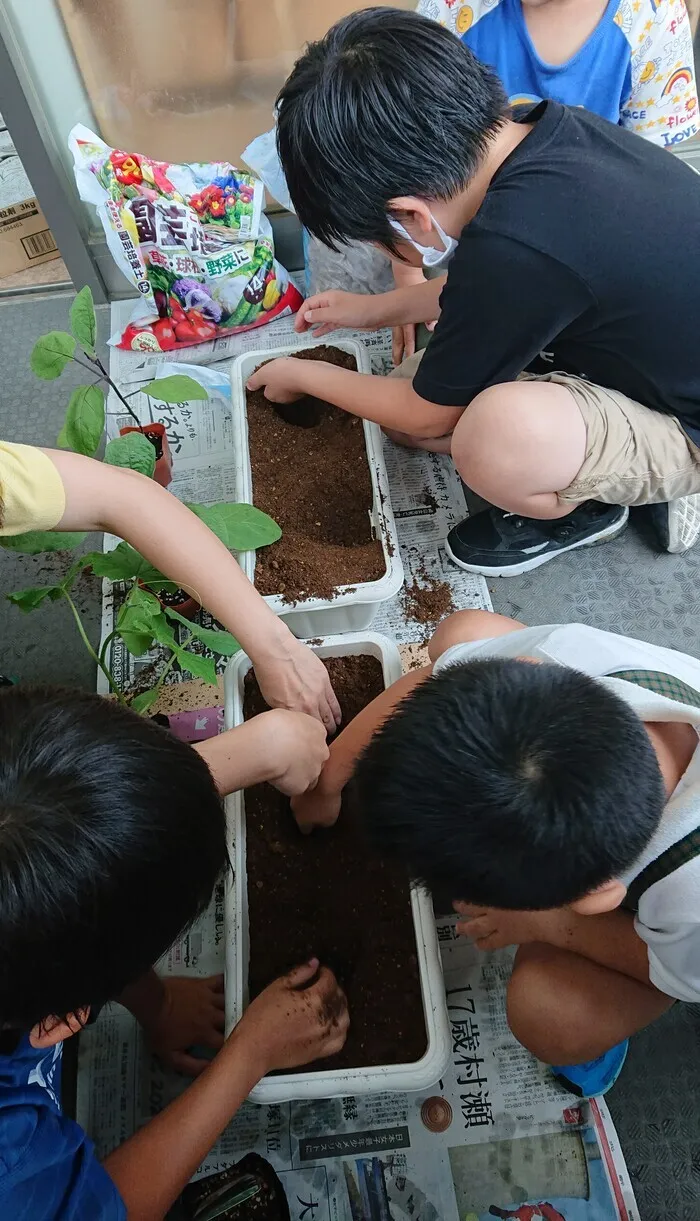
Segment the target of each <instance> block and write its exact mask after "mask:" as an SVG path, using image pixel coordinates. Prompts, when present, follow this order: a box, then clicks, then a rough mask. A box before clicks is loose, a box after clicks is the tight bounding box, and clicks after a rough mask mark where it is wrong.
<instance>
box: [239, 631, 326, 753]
mask: <svg viewBox="0 0 700 1221" xmlns="http://www.w3.org/2000/svg"><path fill="white" fill-rule="evenodd" d="M255 677H256V678H257V680H258V686H259V687H260V690H261V692H262V694H263V696H264V697H265V699H266V701H267V703H268V704H269V705H270V707H271V708H291V709H292V710H293V711H296V712H305V713H307V714H308V715H309V716H313V717H316V718H317V719H318V720H319V721H322V722H323V724H324V725H325V727H326V730H327V731H328V733H335V731H336V729H337V727H338V725H339V724H340V720H341V712H340V704H339V703H338V701H337V699H336V697H335V693H334V691H333V688H332V686H331V680H330V678H329V677H328V671H327V669H326V667H325V666H324V664H323V662H322V661H321V658H320V657H317V656H316V654H315V653H314V652H312V650H311V649H310V648H308V647H307V645H305V644H300V643H299V641H297V640H290V641H289V647H288V652H287V654H286V655H285V657H284V658H283V659H282V660H280V658H279V657H277V656H275V657H273V658H272V659H271V660H270V661H268V660H267V659H266V660H265V661H257V662H256V664H255Z"/></svg>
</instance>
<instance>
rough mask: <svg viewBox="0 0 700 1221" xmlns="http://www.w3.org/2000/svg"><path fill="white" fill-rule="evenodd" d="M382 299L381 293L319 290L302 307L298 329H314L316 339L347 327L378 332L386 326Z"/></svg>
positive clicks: (295, 326)
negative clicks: (381, 306) (382, 312)
mask: <svg viewBox="0 0 700 1221" xmlns="http://www.w3.org/2000/svg"><path fill="white" fill-rule="evenodd" d="M381 298H382V294H381V293H377V294H368V293H346V292H341V290H340V289H332V290H331V291H330V292H325V293H316V295H315V296H314V297H309V298H308V300H307V301H305V302H304V304H303V305H302V306H301V308H300V309H299V312H298V313H297V316H296V318H295V319H294V329H295V330H296V331H308V330H313V333H314V337H315V338H316V339H320V337H321V336H322V335H328V334H329V333H330V332H331V331H336V330H338V328H339V327H343V326H349V327H351V328H352V329H353V330H359V331H362V330H365V331H374V330H376V328H377V327H378V326H381V325H382V323H381V315H380V302H381Z"/></svg>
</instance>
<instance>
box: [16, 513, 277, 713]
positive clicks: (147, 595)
mask: <svg viewBox="0 0 700 1221" xmlns="http://www.w3.org/2000/svg"><path fill="white" fill-rule="evenodd" d="M189 508H190V509H192V511H193V512H194V513H196V514H197V516H198V517H200V518H201V519H202V521H203V522H204V523H205V524H206V525H207V526H208V527H209V529H210V530H212V531H213V533H214V534H216V535H217V537H218V538H220V539H221V541H222V542H223V543H224V544H225V546H226V547H228V548H229V550H231V551H252V550H255V549H256V548H258V547H267V546H269V544H270V543H274V542H277V539H278V538H280V536H281V533H282V532H281V530H280V528H279V526H278V525H277V523H276V522H274V521H273V520H272V518H271V517H268V516H267V514H266V513H262V512H261V511H260V509H256V508H255V507H254V506H253V505H248V504H216V505H190V506H189ZM84 538H85V535H84V534H68V533H65V534H62V533H58V532H55V531H46V532H42V531H32V532H31V533H29V534H22V535H16V536H14V537H4V538H2V540H0V541H1V542H2V545H3V546H4V547H7V548H9V549H11V550H13V551H21V552H24V553H25V554H29V555H37V554H39V553H40V552H45V551H59V550H65V549H69V548H73V547H76V546H78V544H79V543H81V542H82V541H83V539H84ZM86 568H91V569H92V571H93V572H94V573H95V575H96V576H98V577H104V578H106V579H107V580H109V581H119V582H126V583H127V584H128V585H129V586H130V588H129V591H128V594H127V596H126V598H125V599H124V601H123V602H122V605H121V608H120V610H119V612H118V614H117V618H116V622H115V625H114V628H113V630H112V632H110V634H109V635H108V636H107V637H106V639H105V640H104V641H103V643H102V647H101V648H100V650H99V652H98V651H96V650H95V649H94V648H93V647H92V644H91V643H90V640H89V638H88V635H87V633H86V631H85V627H84V625H83V622H82V620H81V617H80V612H79V610H78V607H77V606H76V604H75V600H74V598H73V587H74V585H75V583H76V581H77V579H78V577H79V576H80V573H81V572H82V571H83V570H84V569H86ZM175 588H176V586H175V584H174V583H173V582H172V581H168V579H167V577H165V576H164V575H163V573H162V572H159V571H158V569H157V568H154V567H153V565H152V564H149V562H148V561H147V560H146V559H144V557H143V556H142V555H139V553H138V551H136V550H135V549H134V548H133V547H131V546H129V544H128V543H119V544H118V546H117V547H115V548H114V550H113V551H107V552H101V551H91V552H89V553H88V554H87V555H84V556H81V557H80V559H77V560H76V561H75V562H74V563H73V564H71V566H70V567H69V569H68V571H67V572H66V574H65V576H64V577H63V578H62V579H61V580H60V581H58V582H57V583H56V584H54V585H44V586H39V587H35V588H31V589H22V590H19V591H17V592H15V593H11V594H8V595H7V597H8V599H9V601H10V602H12V603H13V604H14V605H15V606H17V607H18V608H19V609H20V610H22V611H24V612H25V613H26V614H29V613H30V612H31V611H34V610H36V609H37V607H39V606H41V605H42V603H43V602H46V601H49V602H58V601H60V600H61V599H64V600H65V601H66V602H67V603H68V606H69V607H70V610H71V613H72V615H73V618H74V619H75V622H76V626H77V628H78V631H79V633H80V637H81V639H82V641H83V644H84V645H85V647H86V649H87V651H88V653H89V654H90V656H91V657H92V659H93V661H94V662H95V663H96V665H97V666H98V668H99V669H100V670H101V671H102V674H103V675H104V677H105V678H106V680H107V683H108V685H109V689H110V691H111V692H112V694H113V695H114V696H115V697H116V698H117V699H118V700H119V701H120V703H125V704H130V706H131V707H132V708H133V709H134V711H135V712H141V713H145V712H147V711H148V709H149V708H151V707H152V705H153V704H154V703H155V701H156V700H157V698H158V695H159V693H160V690H161V688H162V686H163V683H164V682H165V680H166V678H167V676H168V674H169V673H170V670H171V669H172V667H173V666H174V665H175V663H176V662H177V663H178V664H179V665H180V667H181V668H182V669H183V670H185V671H187V673H189V674H192V675H194V677H195V678H202V679H204V681H205V682H208V683H212V684H216V661H215V660H214V657H205V656H203V655H202V654H201V653H194V652H192V650H191V649H190V648H189V645H191V644H192V643H193V642H194V641H199V642H200V643H201V644H203V645H204V646H205V648H206V649H207V650H209V652H210V653H213V654H214V655H215V657H231V656H232V655H233V654H234V653H236V652H237V651H238V649H239V648H240V645H239V644H238V642H237V641H236V640H234V638H233V636H231V635H230V634H229V632H224V631H215V630H212V629H211V628H205V627H202V626H201V625H200V624H198V623H192V622H190V621H189V620H187V619H185V618H183V616H182V615H180V614H179V613H178V612H177V611H176V610H174V609H172V608H170V607H168V606H164V605H163V604H162V603H161V602H160V601H159V599H158V597H157V596H156V595H157V594H159V593H162V592H163V591H165V590H174V589H175ZM194 593H195V594H196V591H194ZM178 625H183V626H184V627H186V628H187V635H186V636H185V637H184V638H182V639H179V640H178V638H177V637H176V634H175V629H176V627H177V626H178ZM115 637H119V638H120V639H121V640H122V641H123V643H124V645H125V646H126V648H127V649H128V651H129V652H130V653H132V654H133V655H134V656H135V657H141V656H143V654H144V653H147V652H148V650H149V649H151V648H153V646H154V645H155V644H158V645H160V646H161V647H162V648H165V649H166V650H169V652H170V656H169V657H168V658H167V660H166V661H165V664H164V666H163V669H162V670H161V672H160V674H159V676H158V681H157V682H156V684H155V686H154V687H152V688H151V689H150V690H148V691H142V692H139V693H138V694H134V695H131V696H129V695H125V694H124V693H123V692H122V691H121V690H120V688H119V685H118V683H117V681H116V679H115V677H114V675H113V674H112V672H111V670H110V667H109V660H108V659H109V653H110V645H111V644H112V641H113V640H114V638H115Z"/></svg>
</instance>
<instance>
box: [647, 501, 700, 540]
mask: <svg viewBox="0 0 700 1221" xmlns="http://www.w3.org/2000/svg"><path fill="white" fill-rule="evenodd" d="M647 511H648V513H649V516H650V517H651V521H652V523H653V526H654V529H655V530H656V534H657V536H658V539H659V542H660V543H661V546H662V547H663V549H664V551H668V552H670V554H671V555H682V554H683V552H684V551H690V548H691V547H694V546H695V544H696V543H697V541H698V538H700V495H698V493H697V492H696V493H695V495H693V496H681V497H680V499H679V500H672V501H670V502H669V504H663V505H647Z"/></svg>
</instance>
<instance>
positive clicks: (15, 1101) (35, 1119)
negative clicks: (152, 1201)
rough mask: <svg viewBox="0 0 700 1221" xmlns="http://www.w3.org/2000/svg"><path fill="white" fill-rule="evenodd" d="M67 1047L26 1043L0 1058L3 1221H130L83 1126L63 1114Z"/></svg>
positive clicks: (0, 1198)
mask: <svg viewBox="0 0 700 1221" xmlns="http://www.w3.org/2000/svg"><path fill="white" fill-rule="evenodd" d="M62 1050H63V1047H62V1044H60V1043H59V1044H58V1046H57V1047H52V1048H50V1050H49V1051H37V1050H36V1049H35V1048H33V1047H31V1045H30V1043H29V1039H28V1038H27V1037H26V1036H25V1037H24V1038H22V1040H21V1042H20V1044H19V1046H18V1048H17V1050H16V1051H15V1052H14V1053H13V1054H12V1055H9V1056H4V1055H0V1217H1V1218H2V1219H3V1221H126V1209H125V1207H124V1204H123V1202H122V1199H121V1197H120V1195H119V1193H118V1191H117V1189H116V1187H115V1185H114V1183H113V1182H112V1180H111V1179H110V1177H109V1175H108V1174H107V1172H106V1170H104V1168H103V1167H102V1165H101V1163H100V1162H99V1161H98V1159H97V1156H96V1154H95V1149H94V1146H93V1144H92V1141H90V1140H89V1139H88V1137H87V1136H86V1134H85V1133H84V1132H83V1130H82V1128H80V1127H79V1126H78V1124H76V1123H74V1122H73V1120H72V1119H68V1118H67V1117H66V1116H65V1115H64V1114H63V1112H62V1110H61V1104H60V1101H59V1097H60V1084H61V1053H62Z"/></svg>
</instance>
